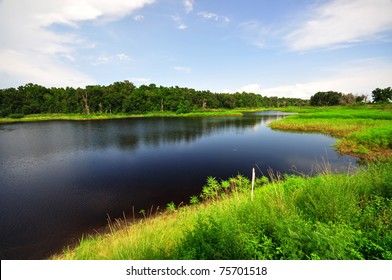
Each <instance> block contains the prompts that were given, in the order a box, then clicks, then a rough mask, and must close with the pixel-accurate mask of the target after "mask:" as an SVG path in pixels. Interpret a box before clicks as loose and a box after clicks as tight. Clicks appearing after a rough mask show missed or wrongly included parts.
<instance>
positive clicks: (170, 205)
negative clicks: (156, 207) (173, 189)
mask: <svg viewBox="0 0 392 280" xmlns="http://www.w3.org/2000/svg"><path fill="white" fill-rule="evenodd" d="M166 209H167V210H168V211H169V212H174V211H175V210H176V205H175V204H174V202H173V201H172V202H169V203H168V204H166Z"/></svg>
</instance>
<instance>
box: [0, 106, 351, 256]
mask: <svg viewBox="0 0 392 280" xmlns="http://www.w3.org/2000/svg"><path fill="white" fill-rule="evenodd" d="M283 117H284V114H283V113H280V112H275V111H268V112H259V113H247V114H244V116H243V117H200V118H136V119H119V120H101V121H47V122H33V123H16V124H0V224H1V229H0V257H1V259H42V258H47V257H49V256H50V255H51V254H53V253H55V252H59V251H61V249H62V248H63V246H65V245H67V244H72V243H73V242H75V241H77V240H78V239H79V238H80V237H81V236H82V234H83V233H92V232H94V229H99V228H101V227H103V226H105V225H106V224H107V217H108V215H109V216H110V217H111V218H112V219H114V218H116V217H121V216H122V215H123V212H124V213H125V214H126V216H128V217H132V209H135V212H136V213H138V212H139V211H140V210H141V209H146V210H147V209H149V208H150V207H151V206H154V207H157V206H160V207H161V209H164V208H165V205H166V204H167V203H169V202H171V201H174V202H175V203H176V205H177V204H178V203H180V202H182V201H183V202H184V203H187V202H188V201H189V197H190V196H191V195H195V194H199V193H200V192H201V189H202V187H203V185H204V183H205V182H206V178H207V177H208V176H214V177H217V178H222V179H227V178H229V177H231V176H235V175H237V174H238V173H241V174H243V175H245V176H247V177H250V176H251V170H252V168H253V167H255V168H256V176H262V175H263V174H264V175H267V174H268V169H269V168H271V169H272V170H274V171H275V172H282V173H298V172H300V173H305V174H314V172H315V169H316V168H317V166H318V165H320V164H322V162H323V161H324V160H327V161H328V162H329V164H330V166H331V167H332V169H333V170H338V171H339V170H340V171H343V170H347V167H349V166H354V165H356V163H355V159H353V158H351V157H349V156H342V155H339V154H338V153H336V152H335V151H334V149H333V147H332V146H331V145H332V144H333V143H334V142H335V139H334V138H332V137H329V136H326V135H322V134H305V133H289V132H280V131H274V130H271V129H270V128H269V127H268V126H267V125H268V123H269V122H271V121H273V120H277V119H281V118H283Z"/></svg>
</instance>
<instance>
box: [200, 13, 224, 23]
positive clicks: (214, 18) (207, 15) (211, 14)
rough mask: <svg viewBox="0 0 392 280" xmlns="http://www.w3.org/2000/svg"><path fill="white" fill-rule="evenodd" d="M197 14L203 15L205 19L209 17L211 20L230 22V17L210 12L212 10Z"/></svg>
mask: <svg viewBox="0 0 392 280" xmlns="http://www.w3.org/2000/svg"><path fill="white" fill-rule="evenodd" d="M197 15H198V16H199V17H202V18H204V19H209V20H215V21H223V22H226V23H228V22H229V21H230V19H229V18H228V17H225V16H220V15H218V14H215V13H210V12H200V13H197Z"/></svg>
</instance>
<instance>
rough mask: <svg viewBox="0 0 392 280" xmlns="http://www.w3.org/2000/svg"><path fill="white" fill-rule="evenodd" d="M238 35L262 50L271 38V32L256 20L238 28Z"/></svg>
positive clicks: (242, 24) (244, 23)
mask: <svg viewBox="0 0 392 280" xmlns="http://www.w3.org/2000/svg"><path fill="white" fill-rule="evenodd" d="M238 30H239V35H240V36H241V37H242V38H243V39H244V40H245V41H247V42H248V43H249V44H251V45H254V46H256V47H258V48H264V47H266V45H267V40H268V39H269V38H270V36H271V31H270V30H269V29H268V28H267V27H266V26H264V25H263V24H262V23H261V22H259V21H257V20H250V21H246V22H243V23H241V24H240V25H239V26H238Z"/></svg>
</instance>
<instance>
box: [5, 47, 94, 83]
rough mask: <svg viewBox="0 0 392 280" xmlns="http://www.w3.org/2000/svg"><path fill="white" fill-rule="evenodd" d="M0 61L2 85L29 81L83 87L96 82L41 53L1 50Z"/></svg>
mask: <svg viewBox="0 0 392 280" xmlns="http://www.w3.org/2000/svg"><path fill="white" fill-rule="evenodd" d="M0 61H1V63H0V84H1V85H2V86H4V87H12V86H19V85H23V84H27V83H30V82H33V83H37V84H40V85H46V86H56V87H66V86H70V85H72V86H74V87H83V86H85V85H87V84H95V83H96V82H95V81H94V79H92V78H91V77H89V76H87V75H85V74H84V73H81V72H80V71H77V70H75V69H73V68H70V67H68V66H66V65H64V64H62V63H61V62H60V61H58V60H57V59H55V58H52V57H48V56H47V55H43V54H37V53H31V52H26V51H25V52H18V51H13V50H2V51H0Z"/></svg>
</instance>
